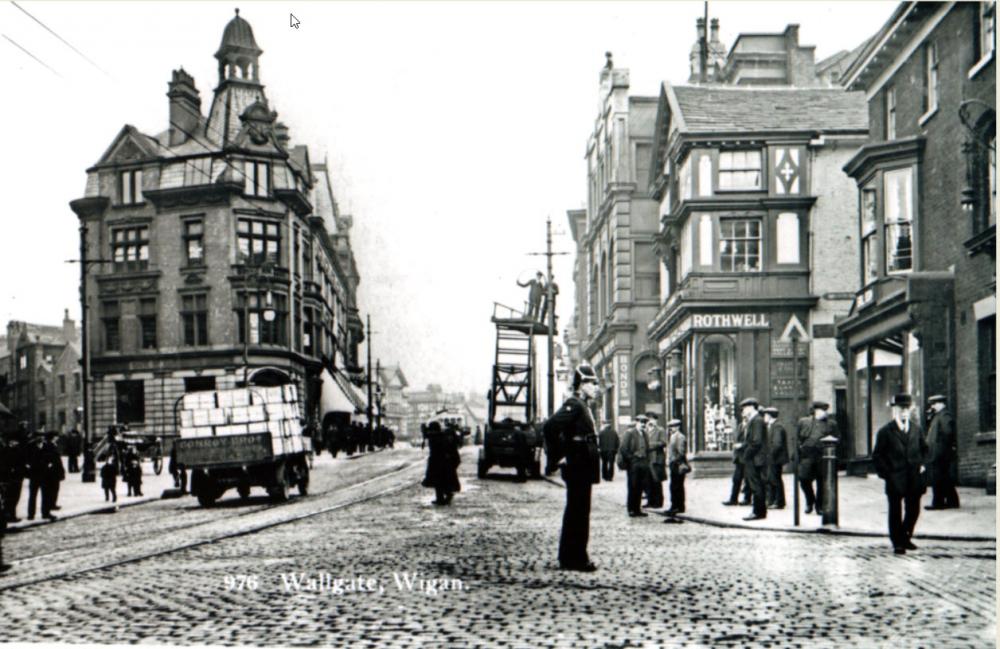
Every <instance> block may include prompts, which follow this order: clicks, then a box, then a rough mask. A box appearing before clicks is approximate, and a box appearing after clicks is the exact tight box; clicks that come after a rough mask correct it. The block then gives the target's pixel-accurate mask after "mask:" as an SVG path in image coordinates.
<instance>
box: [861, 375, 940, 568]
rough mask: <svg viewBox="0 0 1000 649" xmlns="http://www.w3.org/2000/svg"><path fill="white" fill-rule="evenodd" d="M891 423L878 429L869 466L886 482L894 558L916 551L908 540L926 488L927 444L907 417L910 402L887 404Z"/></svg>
mask: <svg viewBox="0 0 1000 649" xmlns="http://www.w3.org/2000/svg"><path fill="white" fill-rule="evenodd" d="M890 405H891V406H892V421H890V422H889V423H887V424H886V425H885V426H882V428H879V430H878V433H877V436H876V438H875V448H874V450H872V464H874V465H875V472H876V473H878V477H880V478H882V479H883V480H885V496H886V498H887V499H888V501H889V540H890V541H892V547H893V551H894V552H895V553H896V554H906V551H907V550H916V549H917V546H916V545H914V544H913V541H912V540H911V539H912V538H913V529H914V527H916V525H917V518H918V517H919V516H920V497H921V496H922V495H923V493H924V491H925V489H926V487H925V477H924V475H923V473H924V462H926V460H927V454H928V453H927V442H926V441H925V440H924V436H923V433H922V431H921V430H920V425H919V424H918V423H917V422H916V421H915V419H914V418H913V417H911V416H910V408H911V406H912V405H913V399H912V398H911V397H910V395H908V394H897V395H895V396H894V397H893V398H892V401H891V402H890Z"/></svg>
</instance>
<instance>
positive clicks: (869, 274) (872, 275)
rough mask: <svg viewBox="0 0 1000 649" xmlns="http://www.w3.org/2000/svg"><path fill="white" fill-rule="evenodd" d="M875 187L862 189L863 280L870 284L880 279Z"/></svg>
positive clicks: (864, 282)
mask: <svg viewBox="0 0 1000 649" xmlns="http://www.w3.org/2000/svg"><path fill="white" fill-rule="evenodd" d="M875 209H876V196H875V189H874V188H873V187H867V188H865V189H863V190H861V280H862V282H861V283H862V285H863V286H868V285H869V284H871V283H872V282H874V281H875V280H876V279H878V225H877V224H876V220H875Z"/></svg>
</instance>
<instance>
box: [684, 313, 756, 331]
mask: <svg viewBox="0 0 1000 649" xmlns="http://www.w3.org/2000/svg"><path fill="white" fill-rule="evenodd" d="M691 327H692V328H693V329H770V328H771V323H770V322H769V321H768V318H767V314H766V313H698V314H694V315H692V316H691Z"/></svg>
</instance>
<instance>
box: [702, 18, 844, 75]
mask: <svg viewBox="0 0 1000 649" xmlns="http://www.w3.org/2000/svg"><path fill="white" fill-rule="evenodd" d="M704 36H705V19H704V18H698V19H697V38H696V39H695V42H694V45H692V46H691V54H690V70H691V72H690V75H689V77H688V83H689V84H705V83H707V84H722V85H729V86H794V87H798V88H812V87H836V86H838V85H839V84H840V79H841V77H842V75H843V72H844V71H845V70H846V69H847V67H848V66H849V65H850V64H851V63H852V62H853V61H854V59H855V58H856V57H857V55H858V54H859V53H860V49H861V48H860V47H859V48H857V49H855V50H854V51H847V50H843V51H841V52H837V53H836V54H834V55H832V56H830V57H827V58H826V59H823V60H822V61H819V62H816V48H815V46H813V45H800V44H799V26H798V25H788V26H787V27H785V30H784V31H782V32H773V33H742V34H740V35H739V36H737V37H736V40H735V41H733V45H732V47H731V48H729V50H728V51H727V50H726V46H725V45H724V44H723V43H722V42H721V41H720V40H719V19H718V18H713V19H712V20H711V33H710V34H709V35H708V41H707V50H706V52H705V53H703V52H702V47H703V45H702V38H704ZM706 55H707V66H706V68H705V78H704V79H702V75H701V59H702V57H703V56H706Z"/></svg>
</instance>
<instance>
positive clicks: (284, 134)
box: [274, 122, 292, 150]
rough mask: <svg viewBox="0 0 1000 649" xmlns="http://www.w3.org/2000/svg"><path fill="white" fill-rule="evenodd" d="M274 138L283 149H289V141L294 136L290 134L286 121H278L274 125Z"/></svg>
mask: <svg viewBox="0 0 1000 649" xmlns="http://www.w3.org/2000/svg"><path fill="white" fill-rule="evenodd" d="M274 139H276V140H277V141H278V144H280V145H281V147H282V148H283V149H285V150H287V149H288V143H289V142H291V141H292V138H291V136H289V135H288V126H287V125H286V124H285V123H284V122H277V123H276V124H275V125H274Z"/></svg>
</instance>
